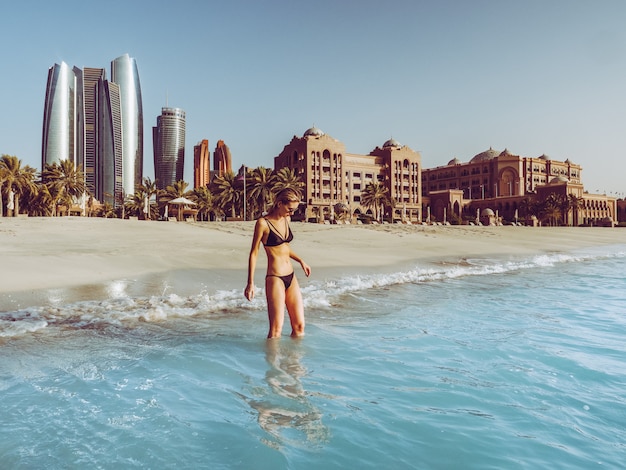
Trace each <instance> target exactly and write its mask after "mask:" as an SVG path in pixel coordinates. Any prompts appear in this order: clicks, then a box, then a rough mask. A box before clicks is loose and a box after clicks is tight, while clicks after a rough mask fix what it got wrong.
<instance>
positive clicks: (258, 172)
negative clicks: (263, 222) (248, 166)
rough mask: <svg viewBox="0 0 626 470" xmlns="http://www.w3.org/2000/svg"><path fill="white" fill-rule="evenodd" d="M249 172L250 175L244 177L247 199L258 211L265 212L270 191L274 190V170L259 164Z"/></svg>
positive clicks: (270, 196)
mask: <svg viewBox="0 0 626 470" xmlns="http://www.w3.org/2000/svg"><path fill="white" fill-rule="evenodd" d="M251 173H252V174H251V175H250V176H247V177H246V189H247V199H248V200H249V201H251V202H252V204H250V206H251V207H252V208H256V209H257V210H258V211H259V212H265V211H267V206H268V205H269V204H270V203H271V202H272V201H271V198H272V192H273V191H275V183H274V182H275V181H276V177H275V175H274V170H272V169H271V168H265V167H262V166H260V167H258V168H255V169H254V170H252V172H251ZM255 218H256V217H255Z"/></svg>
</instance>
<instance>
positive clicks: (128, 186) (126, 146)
mask: <svg viewBox="0 0 626 470" xmlns="http://www.w3.org/2000/svg"><path fill="white" fill-rule="evenodd" d="M111 81H113V82H115V83H117V84H118V85H119V87H120V102H121V105H122V109H121V111H122V162H123V168H122V187H123V190H124V193H125V194H127V195H132V194H135V186H136V185H137V184H140V183H141V182H142V181H141V180H142V178H143V105H142V100H141V85H140V83H139V71H138V70H137V62H136V61H135V59H134V58H132V57H129V55H128V54H124V55H123V56H121V57H118V58H117V59H115V60H113V61H112V62H111Z"/></svg>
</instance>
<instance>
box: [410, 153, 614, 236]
mask: <svg viewBox="0 0 626 470" xmlns="http://www.w3.org/2000/svg"><path fill="white" fill-rule="evenodd" d="M422 188H423V197H424V204H425V212H427V213H428V214H429V216H430V218H431V220H433V221H438V222H440V221H446V220H451V219H453V218H456V219H457V220H456V221H457V222H461V221H462V219H465V220H466V221H467V220H475V221H476V222H481V223H482V221H481V217H482V216H481V214H482V212H483V211H486V210H492V211H493V212H494V215H495V219H493V220H495V221H496V222H498V221H502V220H505V221H511V222H514V221H520V219H521V215H522V213H523V212H525V210H524V209H525V206H526V205H528V204H529V202H540V201H543V200H545V199H546V198H547V197H548V196H549V195H550V194H556V195H559V196H563V198H570V195H572V196H575V198H576V203H575V206H576V207H570V208H569V209H568V210H567V211H564V212H567V213H563V215H562V217H563V220H562V221H561V223H563V224H565V225H580V224H587V225H610V224H612V223H614V222H615V221H617V215H618V214H617V202H616V199H615V198H613V197H608V196H606V195H604V194H589V193H588V192H586V191H585V190H584V187H583V183H582V167H581V166H580V165H577V164H575V163H572V162H571V161H569V160H565V161H557V160H553V159H551V158H549V157H547V156H546V155H541V156H540V157H536V158H535V157H521V156H518V155H513V154H511V153H510V152H509V151H508V150H504V151H502V152H500V151H497V150H494V149H491V148H490V149H489V150H486V151H484V152H482V153H479V154H478V155H476V156H474V157H473V158H472V159H471V160H470V161H469V162H467V163H463V162H461V161H460V160H459V159H456V158H455V159H453V160H451V161H450V162H448V164H447V165H445V166H440V167H436V168H431V169H426V170H424V171H422ZM570 199H571V198H570Z"/></svg>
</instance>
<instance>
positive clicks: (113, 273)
mask: <svg viewBox="0 0 626 470" xmlns="http://www.w3.org/2000/svg"><path fill="white" fill-rule="evenodd" d="M253 226H254V222H156V221H141V220H118V219H100V218H80V217H63V218H3V219H0V258H1V259H2V282H1V283H0V294H6V293H18V292H22V293H24V294H26V293H28V292H29V291H35V290H40V289H52V288H71V287H79V286H84V285H96V284H99V283H103V282H107V281H113V280H116V279H129V278H131V279H132V278H138V277H142V276H148V275H157V274H161V275H162V274H163V273H168V272H173V271H189V270H202V272H207V271H214V272H220V273H222V274H223V273H230V275H229V276H226V277H225V278H224V282H228V283H231V284H233V285H235V284H237V282H238V283H239V284H241V287H242V288H243V286H244V283H245V278H246V267H247V257H248V251H249V248H250V241H251V235H252V230H253ZM292 228H293V232H294V235H295V240H294V242H292V248H293V250H294V251H295V252H296V253H298V254H299V255H300V256H301V257H302V258H303V259H304V260H305V261H306V262H307V263H308V264H310V265H311V267H312V268H313V274H312V277H313V278H318V279H319V278H320V277H322V276H329V275H331V274H332V273H337V272H340V273H343V274H347V273H350V272H362V273H369V272H375V271H380V270H381V269H391V268H394V267H397V266H400V265H403V266H406V265H411V264H413V265H414V264H416V263H419V262H432V261H440V262H456V261H459V260H461V259H463V258H466V257H467V258H481V257H494V256H517V255H528V254H535V253H542V252H555V251H570V250H573V249H579V248H585V247H591V246H600V245H615V244H624V243H626V231H625V230H622V229H619V228H612V229H611V228H600V227H593V228H581V227H558V228H557V227H555V228H548V227H541V228H533V227H515V226H499V227H479V226H421V225H419V226H416V225H413V226H407V225H399V224H395V225H317V224H308V223H300V222H298V223H293V224H292ZM260 260H261V262H260V264H259V266H258V268H257V275H256V282H257V285H258V284H259V283H260V282H261V278H262V276H263V272H264V270H265V265H264V264H263V261H264V257H261V258H260ZM222 277H224V276H222ZM218 282H219V281H218ZM215 287H217V288H219V287H220V286H215ZM223 287H227V286H223Z"/></svg>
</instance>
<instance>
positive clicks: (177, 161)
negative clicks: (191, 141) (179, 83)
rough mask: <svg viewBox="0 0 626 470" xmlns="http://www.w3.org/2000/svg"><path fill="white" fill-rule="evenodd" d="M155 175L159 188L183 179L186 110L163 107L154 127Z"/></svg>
mask: <svg viewBox="0 0 626 470" xmlns="http://www.w3.org/2000/svg"><path fill="white" fill-rule="evenodd" d="M152 142H153V149H154V177H155V179H156V185H157V188H158V189H165V188H166V187H167V186H170V185H173V184H174V183H175V182H176V181H179V180H182V179H183V170H184V166H185V111H183V110H182V109H180V108H161V115H160V116H157V125H156V126H155V127H153V128H152Z"/></svg>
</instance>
